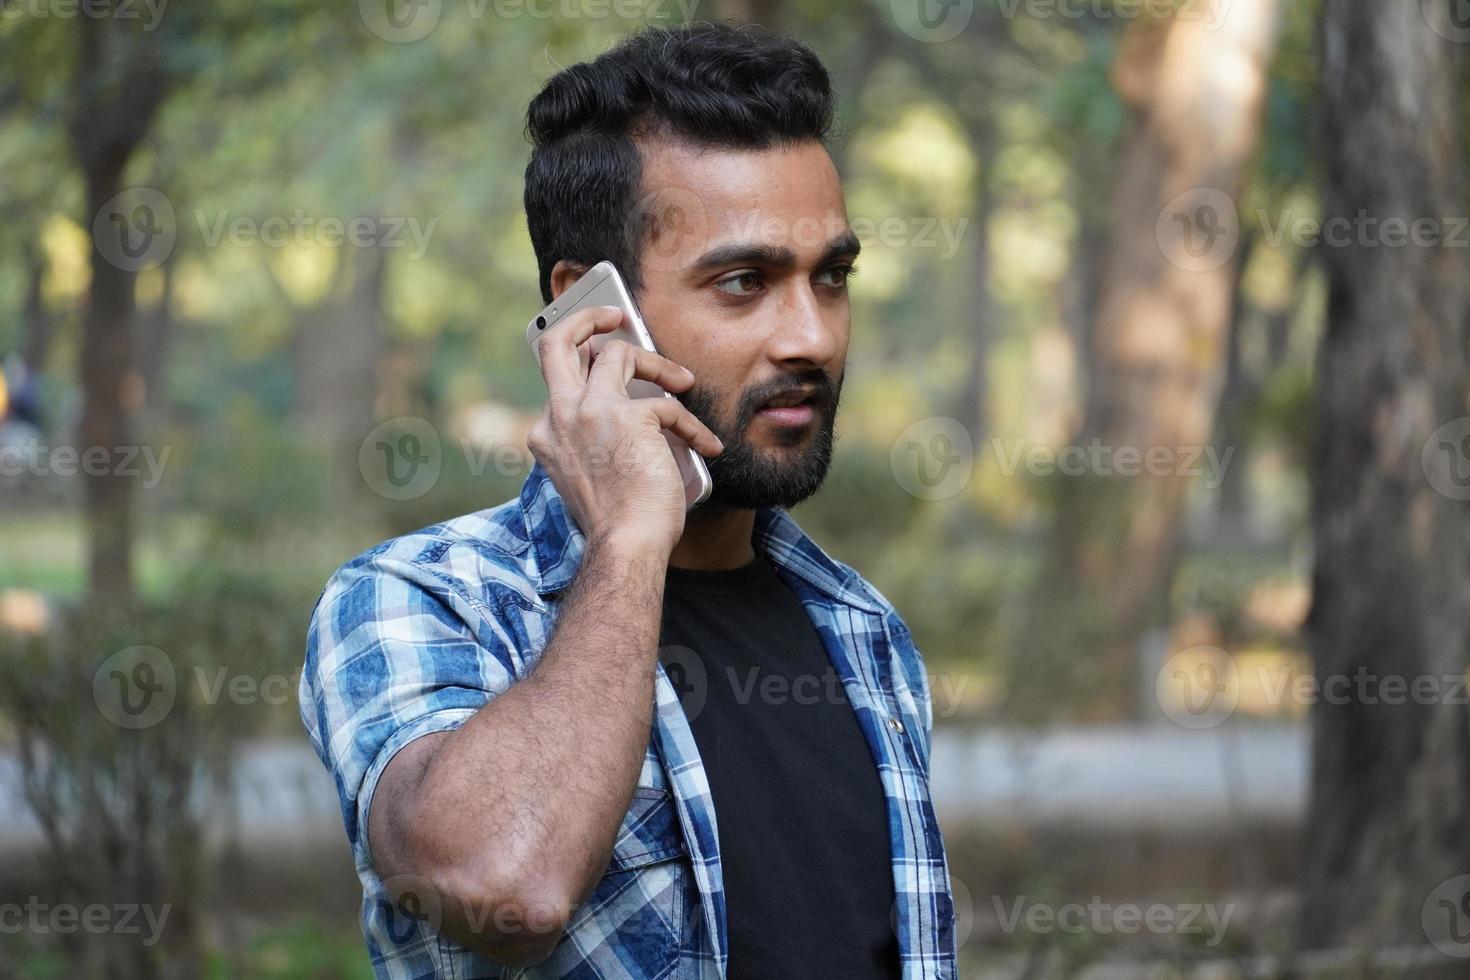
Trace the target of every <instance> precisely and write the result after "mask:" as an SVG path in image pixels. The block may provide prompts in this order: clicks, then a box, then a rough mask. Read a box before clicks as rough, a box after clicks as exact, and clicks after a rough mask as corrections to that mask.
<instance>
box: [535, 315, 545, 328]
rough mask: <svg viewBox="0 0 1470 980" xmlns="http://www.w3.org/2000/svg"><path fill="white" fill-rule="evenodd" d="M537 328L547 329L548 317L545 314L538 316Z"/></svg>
mask: <svg viewBox="0 0 1470 980" xmlns="http://www.w3.org/2000/svg"><path fill="white" fill-rule="evenodd" d="M536 329H537V330H545V329H546V317H544V316H538V317H537V318H536Z"/></svg>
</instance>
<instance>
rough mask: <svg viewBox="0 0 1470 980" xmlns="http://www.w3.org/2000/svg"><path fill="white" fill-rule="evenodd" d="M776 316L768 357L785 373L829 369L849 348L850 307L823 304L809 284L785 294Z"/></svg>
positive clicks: (797, 286)
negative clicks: (785, 371)
mask: <svg viewBox="0 0 1470 980" xmlns="http://www.w3.org/2000/svg"><path fill="white" fill-rule="evenodd" d="M776 317H777V322H776V325H775V327H774V329H773V330H772V331H771V336H770V340H769V342H768V345H767V347H768V356H769V357H770V359H771V361H773V362H774V363H776V364H779V365H781V366H782V367H783V368H785V369H786V370H789V371H797V370H810V369H811V368H820V369H822V370H826V369H827V365H829V364H830V363H832V361H833V360H834V359H836V358H837V357H839V356H840V355H841V354H842V352H843V350H844V349H845V347H846V344H847V328H848V307H847V304H846V303H842V304H836V303H832V302H830V301H828V302H826V303H823V302H822V300H821V299H820V298H819V297H818V296H817V294H816V292H815V291H814V290H813V289H812V285H811V283H810V282H805V281H802V282H798V283H796V284H794V285H792V287H791V288H790V289H788V290H786V291H785V295H784V296H783V297H782V302H781V304H780V306H779V307H778V309H777V311H776Z"/></svg>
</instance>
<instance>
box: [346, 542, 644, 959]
mask: <svg viewBox="0 0 1470 980" xmlns="http://www.w3.org/2000/svg"><path fill="white" fill-rule="evenodd" d="M666 565H667V556H665V555H662V554H661V553H659V552H658V551H657V550H656V549H655V550H653V551H652V552H650V551H649V549H647V548H645V547H638V546H634V545H631V544H625V543H622V542H618V541H616V540H613V539H604V540H599V541H594V542H589V544H588V548H587V551H586V553H585V554H584V557H583V564H582V567H581V569H580V570H579V572H578V575H577V577H576V579H575V580H574V582H573V584H572V586H571V588H570V590H569V591H568V593H567V595H566V597H565V598H564V600H563V604H562V609H561V612H560V615H559V618H558V620H557V624H556V627H555V630H554V632H553V635H552V639H551V642H550V643H549V644H548V646H547V648H546V650H545V651H544V653H543V655H542V657H541V659H540V662H539V663H538V664H537V666H536V668H535V669H534V670H533V671H532V672H531V674H530V676H529V677H527V678H526V679H525V680H523V681H521V682H519V683H517V684H515V685H513V686H512V687H511V688H510V689H509V690H507V691H506V692H505V693H503V694H501V695H500V696H498V697H496V698H495V699H494V700H493V701H492V702H491V703H490V704H488V705H486V706H485V707H484V708H482V709H481V710H480V711H479V712H477V713H476V714H475V715H474V716H472V717H471V718H470V719H469V720H468V721H466V722H465V723H464V725H462V726H461V727H460V728H459V729H457V730H456V731H454V732H452V733H448V734H446V735H445V736H444V737H443V738H442V739H441V740H439V743H438V744H437V745H435V746H434V748H433V751H432V754H431V755H430V756H428V758H427V760H426V761H425V763H424V764H423V766H422V769H421V771H420V775H419V777H418V779H417V781H416V784H415V785H413V786H412V787H405V789H406V790H407V791H406V792H405V793H404V794H402V796H401V797H400V798H399V800H398V801H397V802H396V803H395V804H393V805H391V806H390V808H389V810H390V812H391V813H392V814H393V817H390V819H389V826H388V827H387V828H384V829H385V830H387V831H388V833H387V835H386V836H389V837H391V838H393V840H394V842H395V845H390V850H392V851H394V852H396V853H394V854H393V855H392V859H391V860H390V861H389V863H391V864H399V865H401V866H402V867H403V869H404V870H407V871H412V872H413V873H416V874H421V875H424V876H425V877H428V878H429V879H430V880H431V881H433V882H434V883H435V884H436V887H438V888H439V889H440V891H441V892H442V893H443V896H442V898H443V906H444V908H443V911H444V931H445V932H446V933H448V934H450V935H452V936H455V937H456V938H459V939H461V940H462V941H467V942H469V944H471V945H475V946H477V947H479V948H486V947H485V946H483V945H482V944H481V943H480V942H479V940H483V939H485V938H489V939H490V940H491V942H492V944H493V943H495V942H497V941H500V940H503V939H504V938H505V934H506V933H510V935H511V939H512V940H513V939H514V938H515V933H516V932H517V931H520V932H522V933H525V932H526V931H527V927H526V925H525V924H524V923H521V924H516V923H515V922H514V920H516V919H517V918H524V917H527V916H529V917H531V918H532V920H533V921H532V923H531V925H532V928H531V929H530V930H529V931H530V932H536V931H538V927H536V921H539V922H540V923H541V925H540V926H539V931H540V932H543V933H544V932H546V931H547V930H555V931H556V932H558V933H559V931H560V929H559V928H558V924H559V922H562V921H564V920H565V918H566V917H567V916H568V915H569V914H570V911H571V908H572V906H574V905H575V904H577V903H580V902H581V901H582V900H583V899H584V898H585V897H586V895H587V894H588V893H589V892H590V891H591V889H592V887H593V886H594V885H595V884H596V882H597V880H598V878H599V877H600V876H601V874H602V872H603V870H604V869H605V867H606V864H607V861H608V858H609V856H610V853H611V849H612V845H613V842H614V840H615V838H616V835H617V831H618V827H619V826H620V824H621V821H622V818H623V815H624V814H625V813H626V811H627V808H628V805H629V802H630V800H631V797H632V793H633V788H634V786H635V785H636V783H637V779H638V774H639V772H640V770H641V767H642V762H643V757H644V753H645V751H646V749H647V746H648V738H649V724H650V722H651V720H652V714H653V677H654V668H655V664H656V662H657V650H658V641H659V626H660V619H661V611H662V602H663V585H664V574H665V569H666ZM375 808H376V806H375ZM395 818H396V819H395ZM375 837H376V834H375ZM386 856H387V855H380V856H379V857H380V858H382V857H386ZM380 863H381V861H380ZM475 905H478V906H480V907H478V908H476V907H472V906H475ZM476 917H478V918H479V920H480V921H478V922H476V921H472V920H473V919H475V918H476ZM487 917H489V921H488V922H487V921H486V920H487ZM497 919H498V920H499V921H498V922H497V921H496V920H497ZM507 924H508V925H509V928H507V927H506V926H507ZM487 925H488V926H489V927H490V928H489V929H488V931H487V928H486V927H487ZM523 938H526V939H528V940H529V941H530V942H531V945H532V946H538V945H543V944H542V943H541V942H540V940H541V939H542V938H543V937H538V936H523ZM551 938H552V939H554V938H555V937H551ZM497 951H499V952H503V949H497Z"/></svg>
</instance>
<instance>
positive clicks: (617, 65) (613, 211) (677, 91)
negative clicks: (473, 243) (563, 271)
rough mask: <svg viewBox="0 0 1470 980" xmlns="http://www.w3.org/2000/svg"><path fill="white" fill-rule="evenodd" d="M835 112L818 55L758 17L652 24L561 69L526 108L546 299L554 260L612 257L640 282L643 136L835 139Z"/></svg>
mask: <svg viewBox="0 0 1470 980" xmlns="http://www.w3.org/2000/svg"><path fill="white" fill-rule="evenodd" d="M832 113H833V96H832V85H831V80H830V78H829V77H828V74H827V69H826V68H825V67H824V66H823V65H822V62H821V60H820V59H818V57H817V56H816V54H814V53H813V52H812V50H811V49H810V48H808V47H807V46H806V45H804V44H802V43H800V42H799V41H795V40H792V39H790V38H786V37H782V36H779V35H775V34H771V33H768V32H766V31H764V30H762V29H760V28H757V27H732V26H730V25H728V24H718V23H699V24H691V25H687V26H681V27H672V28H668V27H649V28H645V29H643V30H641V31H639V32H638V33H636V34H633V35H631V36H629V37H627V38H625V39H623V40H622V41H620V42H619V43H618V44H617V45H616V46H614V47H613V48H611V49H609V50H608V51H607V52H605V53H604V54H602V55H600V56H598V57H597V58H595V59H593V60H592V61H587V62H582V63H580V64H576V65H572V66H571V67H570V68H566V69H564V70H562V71H560V72H557V74H555V75H554V76H552V78H551V79H550V80H549V81H548V82H547V83H546V85H545V87H544V88H542V89H541V91H540V92H539V93H538V94H537V95H536V97H535V98H534V99H532V100H531V104H530V106H529V108H528V110H527V112H526V135H527V137H528V138H529V139H530V140H531V142H532V144H533V149H532V151H531V161H530V163H529V164H527V166H526V191H525V206H526V223H527V225H528V226H529V227H530V232H531V245H532V247H533V248H534V249H535V251H536V263H537V265H538V267H539V270H540V277H541V295H542V298H543V299H544V300H545V301H546V302H548V303H549V302H551V270H552V268H553V267H554V266H555V265H556V263H557V262H558V261H560V260H562V259H566V260H568V261H570V262H576V263H579V264H581V265H586V266H592V265H595V264H596V263H598V262H600V261H602V260H603V259H611V260H612V261H613V263H614V264H615V265H617V267H618V269H619V270H620V271H621V272H622V273H623V275H624V277H625V278H626V279H627V280H628V284H629V287H630V288H632V289H635V290H636V289H638V288H639V286H640V284H641V275H640V267H639V254H640V252H641V251H642V248H643V240H644V238H645V233H644V229H645V228H646V226H647V223H646V221H645V220H643V218H642V216H640V215H637V214H635V213H634V211H635V208H636V207H637V204H638V197H639V182H640V180H641V173H642V166H641V158H640V156H639V152H638V147H637V143H636V140H638V139H641V138H675V139H681V140H685V141H688V142H689V143H690V144H692V145H695V146H701V147H712V148H726V149H751V150H761V149H768V148H770V147H773V146H782V145H787V144H791V143H798V142H803V141H807V140H817V141H820V142H823V143H825V142H826V139H827V135H828V132H829V131H830V129H831V126H832Z"/></svg>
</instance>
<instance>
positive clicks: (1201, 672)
mask: <svg viewBox="0 0 1470 980" xmlns="http://www.w3.org/2000/svg"><path fill="white" fill-rule="evenodd" d="M1154 694H1155V696H1156V697H1157V698H1158V702H1159V707H1160V708H1162V709H1163V712H1164V714H1165V715H1167V716H1168V717H1169V720H1171V721H1173V722H1174V723H1175V724H1176V725H1179V726H1180V727H1181V728H1192V729H1205V728H1214V727H1216V726H1218V725H1221V724H1223V723H1224V722H1225V720H1226V719H1228V718H1229V717H1230V716H1231V715H1232V714H1234V713H1235V706H1236V703H1237V702H1238V701H1239V699H1240V677H1239V674H1238V671H1237V670H1236V666H1235V658H1234V657H1232V656H1231V655H1230V654H1229V653H1227V652H1226V651H1224V650H1222V649H1220V648H1219V647H1216V646H1207V645H1202V646H1194V647H1187V648H1186V649H1183V650H1179V651H1177V652H1175V653H1174V654H1173V655H1172V656H1170V657H1169V658H1168V659H1167V660H1165V661H1164V665H1163V666H1162V667H1161V668H1159V673H1158V676H1157V677H1156V678H1155V680H1154Z"/></svg>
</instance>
